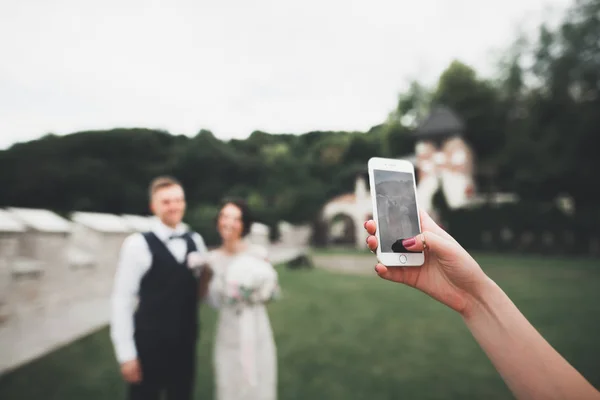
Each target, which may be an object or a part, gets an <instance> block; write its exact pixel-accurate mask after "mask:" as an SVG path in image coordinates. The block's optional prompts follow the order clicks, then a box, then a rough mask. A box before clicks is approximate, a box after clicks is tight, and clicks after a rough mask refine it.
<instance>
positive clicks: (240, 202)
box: [215, 197, 254, 237]
mask: <svg viewBox="0 0 600 400" xmlns="http://www.w3.org/2000/svg"><path fill="white" fill-rule="evenodd" d="M227 204H232V205H234V206H236V207H237V208H239V210H240V211H241V212H242V237H245V236H246V235H248V234H249V233H250V228H251V226H252V222H254V219H253V217H252V213H251V212H250V208H249V207H248V204H247V203H246V201H245V200H244V199H241V198H239V197H226V198H224V199H223V200H222V201H221V204H219V212H218V213H217V217H216V218H215V224H217V223H218V221H219V215H221V211H222V210H223V207H225V206H226V205H227Z"/></svg>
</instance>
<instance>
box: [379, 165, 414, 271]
mask: <svg viewBox="0 0 600 400" xmlns="http://www.w3.org/2000/svg"><path fill="white" fill-rule="evenodd" d="M368 168H369V183H370V186H371V201H372V202H373V219H374V220H375V224H376V226H377V232H376V236H377V241H378V243H379V246H377V259H378V260H379V262H380V263H382V264H383V265H385V266H390V267H398V266H407V267H418V266H421V265H423V262H424V261H425V256H424V254H423V252H411V251H408V250H406V248H405V247H404V246H403V245H402V241H403V240H404V239H408V238H411V237H414V236H417V235H418V234H419V233H421V218H420V217H419V206H418V204H417V185H416V181H415V169H414V167H413V165H412V163H411V162H409V161H406V160H397V159H390V158H379V157H373V158H371V159H370V160H369V163H368Z"/></svg>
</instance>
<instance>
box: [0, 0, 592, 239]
mask: <svg viewBox="0 0 600 400" xmlns="http://www.w3.org/2000/svg"><path fill="white" fill-rule="evenodd" d="M481 34H484V32H482V33H481ZM599 92H600V0H577V1H575V2H574V4H573V5H572V7H571V8H570V9H569V10H568V12H567V13H566V14H565V15H564V16H563V19H562V22H561V23H560V24H559V25H558V26H557V27H549V26H546V25H543V26H541V27H540V29H539V33H538V36H537V38H535V40H531V41H526V40H524V39H523V38H516V39H515V41H514V44H513V45H512V46H511V47H510V48H508V49H507V50H506V53H505V54H504V57H503V60H502V63H501V65H499V67H498V73H497V74H496V76H493V77H483V76H480V75H479V74H477V72H476V71H475V70H474V69H473V68H471V67H470V66H468V65H465V64H463V63H461V62H459V61H454V62H453V63H451V65H449V66H448V68H447V69H446V70H445V71H444V72H443V73H442V74H441V76H440V77H439V81H438V82H437V85H435V86H434V87H427V86H425V85H423V84H421V83H419V82H413V83H412V84H411V86H410V88H409V89H408V90H407V91H406V92H405V93H401V94H400V96H399V99H398V105H397V108H396V109H395V110H392V112H390V114H389V117H388V119H387V120H386V121H382V123H381V124H380V125H377V126H374V127H373V128H371V129H370V130H369V131H367V132H321V131H315V132H308V133H305V134H302V135H292V134H273V133H267V132H259V131H257V132H253V133H252V134H251V135H250V136H249V137H248V138H247V139H244V140H229V141H223V140H219V139H218V138H216V137H215V135H214V134H213V133H212V132H210V131H207V130H200V131H199V132H198V134H197V135H195V136H194V137H191V138H190V137H187V136H183V135H173V134H171V133H169V132H165V131H156V130H149V129H142V128H140V129H120V128H117V129H113V130H108V131H86V132H77V133H73V134H70V135H66V136H56V135H52V134H48V135H46V136H45V137H43V138H41V139H39V140H34V141H30V142H26V143H18V144H15V145H13V146H12V147H11V148H9V149H7V150H4V151H1V152H0V187H1V188H2V189H1V190H0V206H19V207H41V208H48V209H52V210H56V211H58V212H61V213H67V212H70V211H73V210H78V211H97V212H109V213H134V214H147V213H148V207H147V203H148V201H147V185H148V183H149V181H150V180H151V179H152V178H153V177H154V176H156V175H159V174H170V175H173V176H175V177H177V178H178V179H180V180H181V181H182V183H183V184H184V186H185V188H186V192H187V198H188V202H189V214H188V221H190V222H191V223H192V224H193V225H194V226H195V227H196V228H203V227H206V228H207V227H208V224H212V218H213V217H214V213H215V212H216V210H215V207H216V204H217V203H218V201H219V200H220V199H221V198H223V197H224V196H228V195H235V196H241V197H244V198H246V199H247V200H248V201H249V203H250V205H251V206H252V208H253V210H254V211H255V213H256V214H257V216H258V217H259V218H260V219H261V220H263V221H264V222H266V223H268V224H273V223H274V222H275V221H277V220H282V219H283V220H287V221H289V222H292V223H305V222H311V221H314V220H315V219H316V218H317V217H318V215H319V212H320V209H321V207H322V206H323V204H324V203H325V202H326V201H327V200H328V199H330V198H331V197H332V196H335V195H337V194H341V193H344V192H348V191H351V190H352V189H353V184H354V180H355V178H356V175H357V174H361V173H362V174H364V173H365V172H366V162H367V160H368V159H369V158H370V157H372V156H383V157H402V156H405V155H408V154H411V153H412V152H413V151H414V142H415V137H414V135H413V132H414V129H415V124H416V123H417V122H418V121H419V120H420V119H422V118H423V117H424V116H425V115H426V113H427V111H428V110H429V109H430V108H431V107H432V106H433V105H435V104H444V105H446V106H449V107H450V108H451V109H453V110H454V111H455V112H456V113H457V114H458V115H459V116H460V117H461V118H462V119H463V120H464V122H465V125H466V131H465V137H466V140H467V141H468V142H469V143H470V144H471V145H472V146H473V148H474V150H475V153H476V155H477V171H478V175H477V181H478V187H479V188H480V190H482V191H484V192H486V191H489V192H492V191H507V192H514V193H517V194H518V195H519V196H520V197H521V198H522V199H523V200H524V201H526V202H536V203H550V202H552V201H553V200H554V199H555V198H556V196H558V195H565V194H566V195H570V196H571V197H572V198H573V199H574V200H575V205H576V207H577V209H578V210H597V209H598V206H597V205H598V204H600V190H598V189H597V184H596V182H597V180H596V178H595V176H594V174H595V173H596V171H600V158H598V157H597V155H596V152H597V151H598V149H600V93H599Z"/></svg>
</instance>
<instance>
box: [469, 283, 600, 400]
mask: <svg viewBox="0 0 600 400" xmlns="http://www.w3.org/2000/svg"><path fill="white" fill-rule="evenodd" d="M480 293H481V295H480V296H478V300H477V301H476V302H474V304H473V307H472V308H471V309H470V310H469V311H468V312H467V313H466V314H465V315H464V316H463V318H464V320H465V323H466V324H467V326H468V328H469V330H470V331H471V333H472V334H473V336H474V337H475V340H477V342H478V343H479V345H480V346H481V348H482V349H483V350H484V351H485V353H486V354H487V355H488V357H489V358H490V360H491V362H492V363H493V365H494V366H495V367H496V369H497V370H498V372H499V373H500V375H501V376H502V378H503V379H504V381H505V382H506V384H507V385H508V387H509V388H510V390H511V391H512V392H513V394H514V395H515V397H516V398H518V399H599V398H600V393H599V392H598V391H597V390H596V389H595V388H594V387H593V386H592V385H591V384H590V383H589V382H587V381H586V380H585V378H584V377H583V376H582V375H581V374H580V373H579V372H577V371H576V370H575V369H574V368H573V367H572V366H571V365H570V364H569V363H568V362H567V361H566V360H565V359H564V358H563V357H562V356H561V355H560V354H558V352H557V351H556V350H554V348H553V347H552V346H550V344H549V343H548V342H547V341H546V340H545V339H544V338H543V337H542V336H541V335H540V334H539V332H538V331H537V330H536V329H535V328H534V327H533V326H532V325H531V324H530V323H529V321H527V319H526V318H525V317H524V316H523V314H521V312H520V311H519V310H518V309H517V307H516V306H515V305H514V304H513V303H512V301H511V300H510V299H509V298H508V296H507V295H506V294H505V293H504V292H503V291H502V289H500V287H498V285H496V284H495V283H494V282H493V281H491V280H488V281H487V282H486V283H485V284H484V285H483V286H482V288H481V291H480Z"/></svg>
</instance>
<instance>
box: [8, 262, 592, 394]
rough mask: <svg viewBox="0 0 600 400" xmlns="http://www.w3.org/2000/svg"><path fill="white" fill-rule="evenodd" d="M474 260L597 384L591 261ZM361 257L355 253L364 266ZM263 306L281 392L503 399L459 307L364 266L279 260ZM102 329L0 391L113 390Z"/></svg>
mask: <svg viewBox="0 0 600 400" xmlns="http://www.w3.org/2000/svg"><path fill="white" fill-rule="evenodd" d="M478 259H479V261H480V262H481V264H482V266H483V267H484V269H485V270H486V271H487V272H488V273H489V274H490V276H492V278H494V279H495V280H496V281H497V282H498V283H499V284H500V285H501V286H502V287H503V288H504V290H505V291H506V292H507V293H508V294H509V296H511V298H512V299H513V300H514V301H515V303H516V304H517V306H518V307H520V308H521V310H522V311H523V312H524V313H525V315H526V316H527V317H528V318H529V319H530V321H532V323H533V324H534V325H535V326H536V327H537V328H538V329H539V330H540V331H541V333H542V334H543V335H544V336H545V337H546V338H547V339H548V341H549V342H550V343H551V344H552V345H554V346H555V348H557V349H558V350H559V351H560V352H561V353H562V354H563V355H564V356H565V357H566V358H567V359H568V360H569V361H570V362H571V363H572V364H573V365H574V366H575V367H576V368H577V369H578V370H579V371H581V372H582V373H583V374H584V375H585V376H586V378H588V379H590V380H591V381H592V383H593V384H594V385H595V386H596V387H600V361H599V360H600V340H599V339H598V338H600V318H599V316H600V291H599V290H598V286H599V285H598V284H599V283H600V265H598V261H592V260H578V261H576V262H568V261H566V260H544V259H539V258H534V257H525V258H523V257H521V258H517V257H500V256H489V255H487V256H486V255H479V256H478ZM372 261H373V260H372V257H367V258H365V268H371V266H372V264H373V262H372ZM280 277H281V281H282V286H283V289H284V295H285V298H284V299H283V300H281V301H280V302H279V303H276V304H274V305H272V306H271V308H270V314H271V319H272V323H273V327H274V330H275V335H276V341H277V345H278V354H279V393H280V397H279V398H280V400H282V399H289V400H292V399H311V400H312V399H344V400H347V399H372V400H377V399H399V398H408V399H506V398H511V396H510V393H509V392H508V390H507V389H506V387H505V385H504V383H503V382H502V381H501V379H500V378H499V377H498V375H497V374H496V372H495V370H494V369H493V367H492V366H491V364H490V363H489V361H488V360H487V358H486V357H485V356H484V354H483V353H482V351H481V350H480V348H479V347H478V345H477V344H476V343H475V342H474V341H473V339H472V337H471V336H470V335H469V332H468V331H467V329H466V328H465V327H464V325H463V323H462V321H461V319H460V318H459V317H458V316H457V315H456V314H454V313H453V312H451V311H449V310H447V309H446V308H445V307H443V306H441V305H440V304H438V303H436V302H435V301H433V300H431V299H429V298H428V297H426V296H425V295H422V294H420V293H419V292H417V291H415V290H413V289H410V288H407V287H403V286H400V285H394V284H391V283H389V282H385V281H382V280H380V279H379V278H377V277H376V276H374V274H371V275H367V276H357V275H341V274H335V273H330V272H326V271H323V270H299V271H288V270H281V273H280ZM202 321H203V330H202V338H201V345H200V348H199V354H198V358H199V362H200V365H201V368H200V370H199V372H198V380H197V382H198V385H197V390H196V393H197V396H196V398H198V399H210V398H211V393H212V371H211V345H212V335H213V332H214V322H215V314H214V312H213V311H212V310H210V309H204V310H202ZM119 398H124V385H123V384H122V382H121V380H120V377H119V374H118V370H117V367H116V364H115V361H114V358H113V352H112V347H111V345H110V341H109V337H108V331H107V329H103V330H101V331H99V332H97V333H95V334H93V335H90V336H88V337H86V338H84V339H82V340H80V341H78V342H76V343H74V344H72V345H70V346H68V347H66V348H63V349H60V350H58V351H56V352H54V353H52V354H50V355H48V356H46V357H44V358H42V359H40V360H37V361H36V362H33V363H31V364H29V365H27V366H25V367H23V368H21V369H19V370H17V371H15V372H13V373H10V374H8V375H5V376H3V377H0V399H3V400H12V399H61V400H68V399H78V400H79V399H82V400H83V399H86V400H94V399H119Z"/></svg>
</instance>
